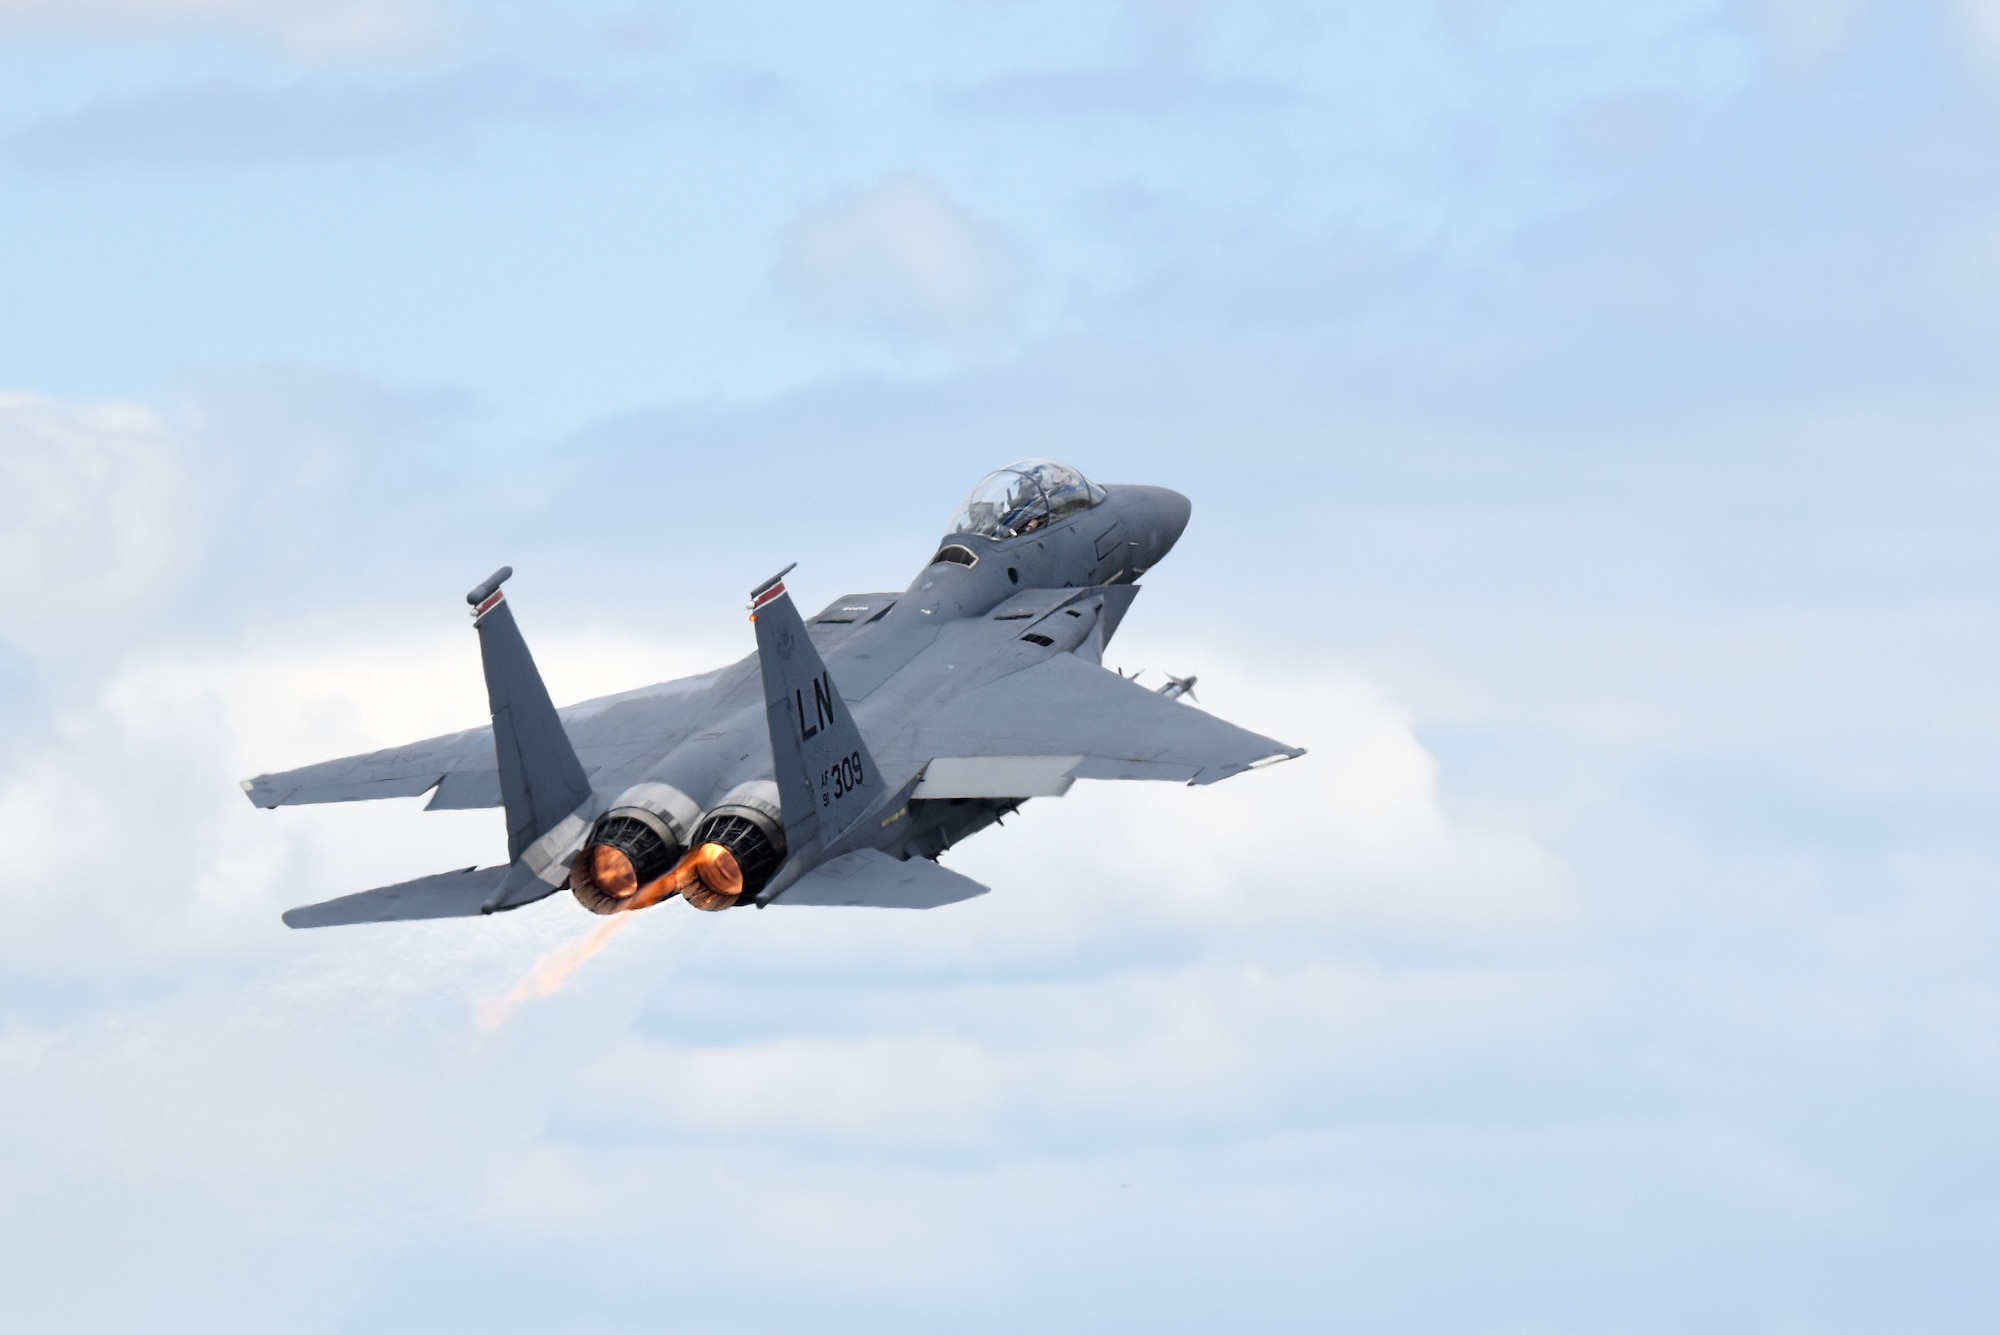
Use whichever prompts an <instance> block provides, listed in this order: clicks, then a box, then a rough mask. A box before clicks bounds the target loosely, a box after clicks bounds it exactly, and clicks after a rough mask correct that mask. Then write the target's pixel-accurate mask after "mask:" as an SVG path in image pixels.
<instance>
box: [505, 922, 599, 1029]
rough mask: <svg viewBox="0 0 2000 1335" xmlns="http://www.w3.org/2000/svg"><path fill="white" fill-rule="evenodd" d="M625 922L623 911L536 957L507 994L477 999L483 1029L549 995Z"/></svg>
mask: <svg viewBox="0 0 2000 1335" xmlns="http://www.w3.org/2000/svg"><path fill="white" fill-rule="evenodd" d="M625 923H626V918H625V915H624V914H622V913H620V914H616V915H614V916H612V917H610V918H607V919H605V920H604V921H603V922H601V923H599V924H597V926H596V927H594V928H592V929H591V932H590V934H589V935H588V936H585V937H581V938H579V939H578V940H575V941H572V942H570V943H569V944H568V945H565V946H562V947H559V948H558V949H555V950H552V951H550V952H549V953H548V954H546V955H544V956H542V957H541V958H540V959H539V960H536V961H535V967H534V968H532V969H530V970H528V975H527V977H525V978H523V979H522V980H521V981H520V982H518V983H516V984H514V987H513V989H512V990H511V991H509V992H508V993H507V995H506V996H504V997H487V998H485V999H484V1000H482V1001H480V1002H478V1003H477V1005H476V1007H475V1010H474V1018H475V1019H476V1020H477V1022H478V1025H479V1027H480V1028H481V1029H483V1030H485V1031H486V1032H487V1033H489V1034H490V1033H492V1032H493V1031H494V1030H496V1029H498V1028H499V1027H500V1026H501V1025H503V1024H505V1023H506V1022H507V1017H508V1016H510V1015H512V1014H513V1013H514V1012H515V1011H517V1010H519V1009H520V1007H521V1003H522V1002H524V1001H527V1000H529V999H530V998H532V997H546V996H550V995H552V994H553V993H554V992H555V990H556V989H557V988H559V987H561V986H562V985H563V984H564V983H565V982H567V981H568V980H569V976H570V975H571V974H573V973H575V972H576V970H577V967H578V966H579V965H581V964H582V963H583V962H584V961H585V960H587V959H589V958H590V957H591V956H592V955H595V954H596V953H597V952H598V951H600V950H602V949H604V946H605V943H606V942H608V941H609V940H611V934H612V933H613V932H616V931H617V930H618V929H619V928H621V927H623V926H624V925H625Z"/></svg>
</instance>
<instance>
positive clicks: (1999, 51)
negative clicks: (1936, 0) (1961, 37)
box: [1953, 0, 2000, 65]
mask: <svg viewBox="0 0 2000 1335" xmlns="http://www.w3.org/2000/svg"><path fill="white" fill-rule="evenodd" d="M1953 6H1954V8H1955V9H1956V10H1957V11H1958V18H1959V23H1960V25H1961V26H1962V27H1963V29H1964V31H1965V36H1966V40H1967V41H1968V42H1969V43H1970V44H1971V47H1972V52H1973V56H1974V58H1975V59H1976V60H1977V61H1979V62H1980V63H1982V64H1986V65H1993V64H1996V63H2000V0H1953Z"/></svg>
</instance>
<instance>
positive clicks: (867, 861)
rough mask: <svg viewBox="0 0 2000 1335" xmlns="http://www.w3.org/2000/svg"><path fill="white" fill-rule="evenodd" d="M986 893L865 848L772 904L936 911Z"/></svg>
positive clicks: (924, 864) (827, 865) (938, 870)
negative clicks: (943, 906) (946, 905)
mask: <svg viewBox="0 0 2000 1335" xmlns="http://www.w3.org/2000/svg"><path fill="white" fill-rule="evenodd" d="M985 893H986V887H985V886H983V885H981V884H980V883H979V882H977V881H975V880H973V879H972V878H971V877H969V876H960V875H959V874H958V873H957V872H955V871H950V870H948V869H946V868H944V867H940V866H938V864H937V863H935V862H931V861H929V860H927V859H925V858H911V859H910V860H909V861H908V862H898V861H897V860H896V859H895V858H892V857H890V856H889V855H888V854H887V853H884V852H882V851H881V850H879V849H874V848H864V849H860V850H859V851H857V852H853V853H844V854H842V855H841V856H840V857H837V858H834V859H832V860H831V861H828V862H822V863H821V864H820V865H819V866H817V867H814V868H813V869H812V870H811V871H809V872H807V873H806V874H805V875H804V876H801V877H800V878H799V879H798V880H796V881H794V882H793V883H792V885H791V886H790V888H788V889H786V890H785V891H784V892H783V893H781V894H780V895H779V896H778V897H777V898H776V899H774V900H772V901H771V902H772V903H773V904H810V905H815V906H841V905H844V906H847V907H850V908H873V909H934V908H938V907H941V906H942V905H945V904H956V903H957V902H958V901H960V900H961V899H971V898H972V897H973V896H975V895H983V894H985Z"/></svg>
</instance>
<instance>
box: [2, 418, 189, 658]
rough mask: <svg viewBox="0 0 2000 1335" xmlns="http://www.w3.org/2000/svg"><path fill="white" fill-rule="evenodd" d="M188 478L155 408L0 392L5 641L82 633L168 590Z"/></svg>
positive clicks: (182, 537)
mask: <svg viewBox="0 0 2000 1335" xmlns="http://www.w3.org/2000/svg"><path fill="white" fill-rule="evenodd" d="M186 481H187V479H186V471H185V461H184V458H183V454H182V442H181V439H180V437H179V435H178V434H177V433H176V431H175V430H173V429H172V428H171V427H169V425H168V424H167V422H166V421H165V420H164V419H163V418H162V416H161V415H160V414H159V413H158V412H156V411H154V410H153V409H150V408H146V407H141V406H139V405H136V404H120V403H100V404H72V403H65V402H61V401H59V400H55V399H50V398H44V397H41V396H38V395H32V394H8V393H0V495H4V496H5V497H6V498H7V507H8V518H7V522H6V523H5V524H4V525H0V637H5V638H7V639H11V640H15V641H17V642H19V643H23V644H32V643H36V642H39V641H42V640H45V639H48V638H51V637H55V638H61V637H62V636H64V635H65V634H68V635H81V634H84V633H86V632H88V631H91V630H96V629H99V628H101V627H102V626H103V625H104V624H105V623H106V622H107V621H109V620H111V619H113V618H116V617H118V616H119V615H121V614H123V613H126V612H128V611H129V610H130V609H131V607H132V605H133V604H134V603H135V602H136V601H137V600H138V599H140V598H142V597H144V596H146V595H147V594H148V593H150V592H153V591H155V590H158V589H159V588H161V587H162V586H163V585H165V584H166V583H167V581H169V580H170V579H172V578H173V577H174V575H176V574H177V573H179V567H180V563H181V561H182V560H183V558H184V557H185V556H186V555H187V554H188V552H187V547H188V539H189V537H190V535H191V523H190V521H191V520H192V518H193V516H192V515H191V514H190V513H189V507H190V497H189V495H188V490H187V486H186Z"/></svg>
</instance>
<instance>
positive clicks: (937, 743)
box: [903, 654, 1305, 797]
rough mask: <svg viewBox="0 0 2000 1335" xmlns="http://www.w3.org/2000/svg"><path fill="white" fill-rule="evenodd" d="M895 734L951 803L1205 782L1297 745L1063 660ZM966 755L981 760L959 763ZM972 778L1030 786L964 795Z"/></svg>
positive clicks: (1295, 752)
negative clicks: (1109, 785)
mask: <svg viewBox="0 0 2000 1335" xmlns="http://www.w3.org/2000/svg"><path fill="white" fill-rule="evenodd" d="M903 736H904V741H905V744H906V745H908V746H910V748H911V750H912V751H913V752H914V754H915V755H916V756H918V757H921V758H923V759H928V760H929V762H930V767H931V769H930V771H927V773H926V780H925V781H926V782H927V783H928V782H929V781H930V779H931V776H932V773H933V772H935V773H936V775H937V777H938V778H939V780H940V783H941V787H940V791H939V794H938V795H949V796H954V797H973V796H980V797H1024V796H1035V795H1038V794H1039V793H1057V792H1060V791H1062V789H1063V788H1066V787H1067V786H1068V784H1067V783H1066V782H1065V780H1067V779H1166V780H1175V781H1178V782H1182V783H1188V784H1209V783H1216V782H1218V781H1220V780H1222V779H1226V778H1229V777H1230V776H1231V775H1235V774H1241V773H1243V772H1244V771H1245V770H1250V769H1257V768H1260V767H1262V766H1264V765H1269V764H1275V763H1276V762H1278V761H1281V760H1293V759H1296V758H1297V757H1299V756H1302V755H1304V754H1305V749H1304V748H1303V747H1296V746H1287V745H1285V744H1284V743H1283V742H1278V741H1274V740H1272V739H1271V738H1269V737H1265V736H1262V735H1260V734H1258V733H1254V732H1251V731H1250V730H1249V729H1247V728H1239V727H1237V726H1236V725H1235V724H1233V723H1229V722H1226V721H1224V720H1222V719H1219V718H1217V717H1215V715H1213V714H1210V713H1207V712H1205V711H1203V710H1200V709H1197V708H1195V707H1194V706H1192V705H1188V704H1184V703H1182V702H1180V701H1178V700H1169V699H1167V698H1166V697H1165V696H1162V695H1159V694H1156V693H1155V692H1153V691H1149V690H1147V689H1146V688H1145V687H1143V686H1140V685H1139V684H1137V683H1136V682H1134V681H1133V680H1131V679H1130V678H1127V677H1121V676H1119V675H1118V674H1117V673H1115V672H1108V671H1106V670H1105V669H1103V668H1101V667H1098V666H1097V665H1096V664H1094V663H1090V662H1086V661H1085V660H1083V659H1081V658H1078V657H1076V656H1074V655H1071V654H1057V655H1055V656H1053V657H1051V658H1048V659H1045V660H1044V661H1042V662H1040V663H1037V664H1035V665H1034V666H1032V667H1027V668H1023V669H1022V670H1021V671H1019V672H1013V673H1009V674H1008V675H1006V676H1004V677H1000V678H998V679H996V680H994V681H990V682H987V683H985V684H983V685H981V686H979V687H977V688H975V689H973V690H970V691H967V692H965V693H964V694H962V695H958V696H955V697H952V698H951V699H949V700H947V701H944V702H942V703H941V705H940V706H939V707H938V708H937V709H936V710H935V711H934V712H933V713H931V714H930V715H929V716H928V717H924V718H919V719H916V720H913V721H912V723H911V724H910V725H909V727H908V729H907V730H906V731H905V733H904V735H903ZM1030 756H1034V757H1041V758H1043V759H1044V761H1045V762H1047V763H1046V764H1045V765H1044V766H1043V767H1042V769H1040V770H1037V769H1036V768H1035V767H1034V766H1032V765H1030V764H1027V763H1026V762H1025V758H1026V757H1030ZM972 758H979V759H980V761H981V763H978V764H974V763H969V761H970V760H971V759H972ZM1000 762H1004V763H1000ZM1055 762H1073V763H1065V764H1063V765H1062V766H1061V768H1062V773H1060V774H1057V773H1054V772H1053V771H1048V772H1043V771H1045V770H1047V765H1048V764H1054V763H1055ZM982 781H984V783H985V786H987V787H991V786H994V785H998V786H999V787H1001V788H1007V787H1008V786H1009V785H1010V784H1011V785H1013V786H1014V787H1021V786H1022V785H1023V784H1024V783H1029V784H1035V785H1039V786H1038V787H1036V789H1035V791H1032V792H1016V791H1012V790H1011V789H1010V790H1009V791H1006V792H984V791H979V792H975V791H972V790H973V789H974V788H977V787H980V786H981V783H982ZM942 785H949V786H948V787H944V786H942ZM924 795H928V794H924Z"/></svg>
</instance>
